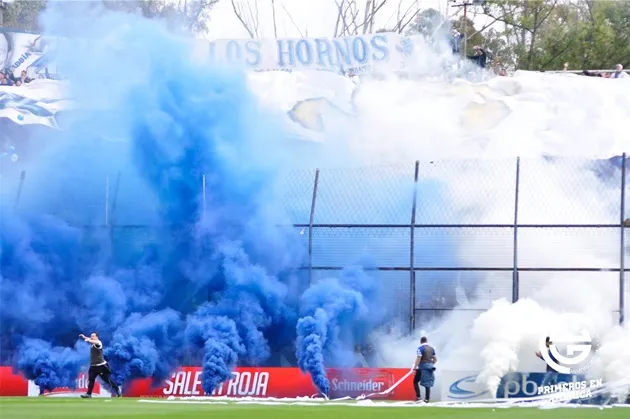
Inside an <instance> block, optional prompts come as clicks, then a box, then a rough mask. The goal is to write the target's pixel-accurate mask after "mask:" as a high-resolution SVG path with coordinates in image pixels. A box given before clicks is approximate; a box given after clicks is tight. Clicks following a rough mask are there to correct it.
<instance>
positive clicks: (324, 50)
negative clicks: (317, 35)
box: [315, 39, 335, 67]
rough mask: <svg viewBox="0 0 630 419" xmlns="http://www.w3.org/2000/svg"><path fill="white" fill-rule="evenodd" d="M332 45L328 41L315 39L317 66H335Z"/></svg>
mask: <svg viewBox="0 0 630 419" xmlns="http://www.w3.org/2000/svg"><path fill="white" fill-rule="evenodd" d="M331 49H332V45H330V42H328V40H327V39H315V50H316V51H317V65H322V66H330V67H332V66H333V65H335V64H334V62H333V57H331V56H330V50H331Z"/></svg>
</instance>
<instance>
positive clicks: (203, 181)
mask: <svg viewBox="0 0 630 419" xmlns="http://www.w3.org/2000/svg"><path fill="white" fill-rule="evenodd" d="M201 210H202V211H203V212H202V217H204V216H205V214H206V174H205V173H204V174H203V175H201Z"/></svg>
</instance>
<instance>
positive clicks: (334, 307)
mask: <svg viewBox="0 0 630 419" xmlns="http://www.w3.org/2000/svg"><path fill="white" fill-rule="evenodd" d="M365 265H366V266H365V267H364V266H350V267H347V268H345V269H343V270H342V271H341V274H340V276H339V278H328V279H324V280H320V281H318V282H317V283H315V284H314V285H312V286H311V287H310V288H309V289H308V290H307V291H306V292H305V293H304V295H303V296H302V299H301V303H300V309H301V310H300V311H301V314H302V317H301V318H300V319H299V321H298V323H297V333H298V338H297V343H296V348H297V357H298V365H299V367H300V369H301V370H302V371H304V372H308V373H309V374H310V375H311V377H312V379H313V383H314V384H315V386H316V387H317V388H318V389H319V390H320V391H321V392H322V393H323V394H325V395H329V391H330V384H329V382H328V378H327V376H326V370H325V366H328V367H337V368H339V367H346V368H347V367H353V366H354V364H355V363H356V359H355V355H354V353H353V350H354V348H355V346H356V345H357V344H365V342H366V339H367V337H368V335H369V333H370V332H371V331H373V330H374V328H376V327H378V326H380V325H381V324H382V322H383V320H384V318H385V314H386V310H385V306H384V301H383V300H382V298H381V296H382V284H381V282H379V281H377V280H375V279H374V278H372V277H370V276H369V275H368V274H367V273H366V271H365V269H366V268H367V267H368V264H367V263H366V264H365Z"/></svg>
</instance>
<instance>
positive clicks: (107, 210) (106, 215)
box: [105, 175, 109, 227]
mask: <svg viewBox="0 0 630 419" xmlns="http://www.w3.org/2000/svg"><path fill="white" fill-rule="evenodd" d="M105 227H109V175H105Z"/></svg>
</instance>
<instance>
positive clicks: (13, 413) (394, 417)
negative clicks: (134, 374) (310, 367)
mask: <svg viewBox="0 0 630 419" xmlns="http://www.w3.org/2000/svg"><path fill="white" fill-rule="evenodd" d="M629 413H630V409H624V408H608V409H604V410H599V409H572V408H566V409H565V408H563V409H553V410H541V409H536V408H520V407H517V408H511V409H496V410H494V411H493V410H492V409H479V408H474V409H463V408H436V407H426V406H423V407H358V406H357V407H354V406H332V405H330V404H328V405H324V406H261V405H243V404H238V405H237V404H225V405H217V404H176V403H168V404H167V403H159V404H158V403H142V402H139V401H138V399H129V398H126V399H106V400H104V399H91V400H82V399H77V398H26V397H23V398H0V418H2V419H18V418H20V419H24V418H37V419H47V418H55V419H56V418H59V419H62V418H63V419H69V418H73V419H74V418H121V419H122V418H149V417H151V418H154V417H172V418H182V419H186V418H199V417H207V416H208V415H212V417H215V418H227V419H240V418H243V419H245V418H247V419H250V418H255V419H266V418H269V419H282V418H287V419H289V418H291V419H294V418H305V419H320V418H321V419H328V418H343V419H363V418H387V419H411V418H420V417H422V418H431V419H433V418H438V419H482V418H505V419H526V418H527V419H528V418H532V419H533V418H553V419H581V418H589V419H590V418H605V419H617V418H618V419H622V418H624V419H627V418H628V417H629Z"/></svg>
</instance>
